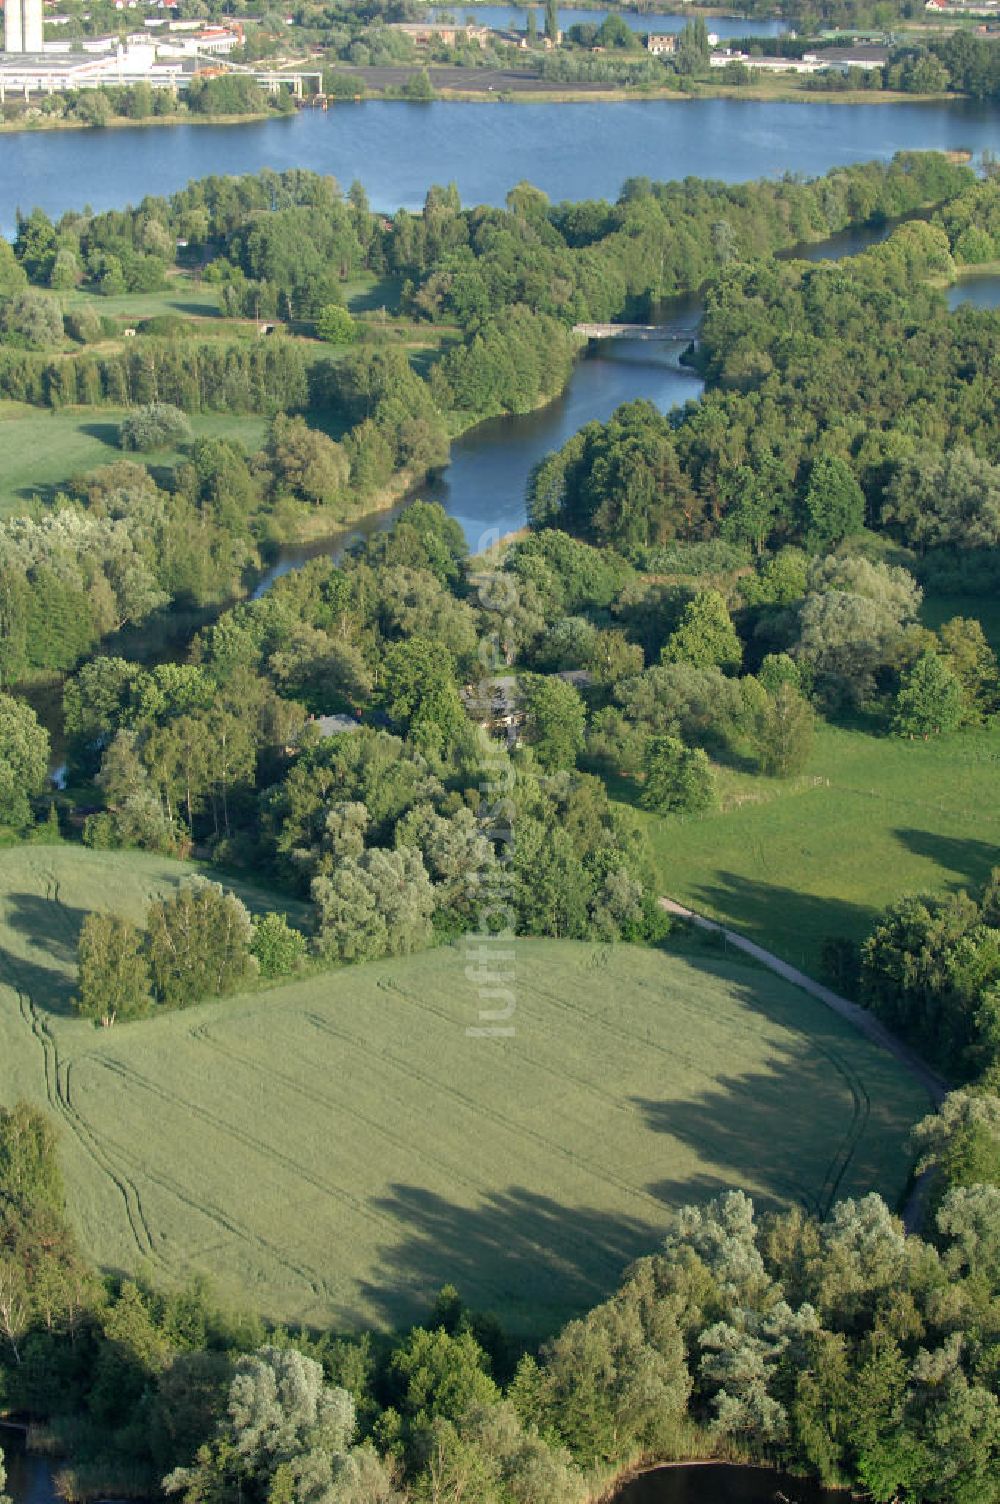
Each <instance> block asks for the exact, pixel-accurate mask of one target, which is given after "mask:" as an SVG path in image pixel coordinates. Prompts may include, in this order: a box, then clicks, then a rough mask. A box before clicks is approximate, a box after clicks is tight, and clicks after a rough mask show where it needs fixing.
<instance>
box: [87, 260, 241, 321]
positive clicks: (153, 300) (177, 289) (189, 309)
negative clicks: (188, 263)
mask: <svg viewBox="0 0 1000 1504" xmlns="http://www.w3.org/2000/svg"><path fill="white" fill-rule="evenodd" d="M61 301H62V304H63V306H64V307H65V308H66V309H73V308H84V307H87V308H92V309H93V310H94V312H95V313H97V314H102V315H103V314H106V315H109V316H110V317H113V318H131V319H136V320H138V319H151V318H155V317H156V316H157V315H158V314H161V313H177V314H180V315H182V316H183V317H184V318H198V319H219V320H220V322H222V320H221V317H220V314H219V289H218V288H217V287H214V286H212V284H211V283H209V282H203V281H200V280H199V279H197V278H195V277H193V276H191V275H189V274H188V273H185V272H182V273H181V274H180V275H178V276H171V277H169V278H168V280H167V285H166V287H164V288H161V289H160V291H158V292H128V293H122V294H121V295H120V296H119V297H114V298H106V297H104V296H102V295H101V294H98V293H91V292H86V291H85V290H83V289H77V290H76V291H74V292H71V293H63V294H61Z"/></svg>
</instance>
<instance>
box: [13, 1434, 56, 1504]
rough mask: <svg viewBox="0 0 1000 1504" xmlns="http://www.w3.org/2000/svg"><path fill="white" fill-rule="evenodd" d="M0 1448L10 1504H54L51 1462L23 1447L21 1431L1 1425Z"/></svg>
mask: <svg viewBox="0 0 1000 1504" xmlns="http://www.w3.org/2000/svg"><path fill="white" fill-rule="evenodd" d="M0 1449H2V1450H3V1454H4V1466H5V1467H6V1469H7V1487H6V1492H7V1494H9V1496H10V1498H11V1500H12V1501H13V1504H56V1500H57V1497H58V1496H57V1494H56V1491H55V1488H54V1487H53V1484H52V1463H51V1460H50V1459H49V1458H47V1457H36V1456H35V1455H34V1454H33V1453H31V1452H26V1451H25V1448H24V1432H23V1431H22V1430H20V1429H17V1428H15V1427H13V1426H7V1425H3V1424H2V1423H0Z"/></svg>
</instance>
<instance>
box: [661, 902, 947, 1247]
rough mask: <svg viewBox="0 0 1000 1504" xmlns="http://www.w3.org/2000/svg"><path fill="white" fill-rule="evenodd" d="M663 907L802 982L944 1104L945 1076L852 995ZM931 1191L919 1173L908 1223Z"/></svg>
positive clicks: (916, 1218)
mask: <svg viewBox="0 0 1000 1504" xmlns="http://www.w3.org/2000/svg"><path fill="white" fill-rule="evenodd" d="M660 907H661V908H662V909H664V910H665V911H666V912H667V913H668V914H671V915H673V916H675V917H677V918H679V919H684V920H686V921H687V922H688V923H689V924H693V925H694V926H695V927H696V928H697V929H700V930H704V931H706V932H708V933H710V934H717V935H721V936H722V937H723V939H724V940H725V941H726V943H727V944H728V945H732V946H733V947H734V948H735V949H736V950H740V951H742V952H743V953H744V955H748V956H750V957H752V959H753V960H755V961H758V962H759V963H760V964H761V965H762V966H766V967H767V969H768V971H772V972H774V974H775V976H779V977H781V978H782V979H783V980H784V981H786V982H791V983H792V985H793V986H794V987H798V988H800V989H801V990H802V991H803V992H806V993H808V994H809V996H810V997H814V998H816V999H817V1000H818V1001H819V1002H821V1003H823V1004H824V1005H825V1006H826V1007H827V1008H829V1009H830V1010H831V1012H833V1013H836V1014H838V1015H839V1017H840V1018H842V1019H844V1020H845V1021H846V1022H847V1023H849V1024H851V1025H852V1026H853V1027H854V1028H855V1029H857V1031H858V1033H859V1034H863V1035H864V1036H865V1038H866V1039H868V1040H870V1041H871V1043H872V1044H875V1045H878V1046H879V1048H881V1049H883V1050H886V1051H887V1052H888V1053H889V1054H890V1055H891V1056H892V1057H893V1059H894V1060H896V1061H897V1063H898V1064H899V1065H901V1066H902V1067H903V1069H904V1070H905V1071H906V1072H907V1074H908V1075H909V1076H910V1077H912V1079H913V1080H914V1081H916V1083H917V1085H918V1086H920V1087H921V1088H922V1089H923V1090H924V1091H925V1092H926V1093H927V1095H928V1097H929V1098H930V1100H931V1102H932V1104H933V1105H934V1106H935V1107H939V1106H940V1104H941V1102H942V1100H943V1099H944V1097H945V1095H946V1094H947V1091H948V1087H947V1085H946V1083H945V1081H944V1080H943V1079H942V1078H941V1077H940V1076H939V1075H938V1074H937V1072H936V1071H934V1070H932V1069H931V1067H930V1066H929V1065H927V1064H926V1063H925V1062H924V1061H923V1060H921V1059H920V1057H919V1056H918V1055H915V1054H914V1053H913V1051H912V1050H910V1049H909V1048H908V1047H907V1046H906V1045H905V1044H903V1042H902V1041H901V1040H899V1039H897V1038H896V1036H895V1035H894V1034H892V1033H891V1032H890V1031H889V1030H888V1029H887V1028H886V1027H885V1025H884V1024H882V1023H880V1022H879V1020H878V1019H877V1018H875V1017H873V1015H872V1014H871V1013H869V1012H868V1011H867V1010H866V1009H864V1008H862V1007H860V1005H859V1004H858V1003H852V1002H851V1001H850V999H849V998H846V997H841V995H840V994H839V993H838V992H834V991H833V990H832V988H830V987H824V985H823V984H822V982H817V981H815V980H814V978H812V977H810V976H808V975H807V974H806V973H805V972H804V971H800V970H799V969H798V967H796V966H792V965H791V964H790V963H789V962H788V961H785V960H783V959H782V958H781V956H778V955H775V953H774V951H770V950H766V949H765V948H764V946H763V945H758V944H757V942H756V941H755V940H750V939H748V938H747V936H746V935H741V934H740V933H739V932H738V931H737V930H732V929H729V928H728V927H727V926H726V925H724V924H720V923H719V921H718V920H716V919H708V918H706V916H705V915H704V914H698V913H696V912H695V910H694V909H689V908H687V907H686V906H685V905H684V904H680V903H677V902H676V900H675V899H672V898H661V899H660ZM869 1110H870V1103H869ZM856 1147H857V1142H855V1143H854V1145H853V1146H852V1148H851V1152H850V1155H849V1156H848V1158H847V1159H846V1160H845V1162H844V1163H843V1164H842V1166H841V1168H840V1171H839V1173H838V1174H837V1175H836V1176H835V1178H834V1179H833V1183H832V1188H831V1191H830V1196H829V1198H828V1203H827V1205H828V1209H829V1206H830V1205H832V1203H833V1200H834V1197H835V1196H836V1194H837V1189H838V1187H839V1186H840V1184H841V1181H842V1180H843V1178H844V1175H845V1173H846V1171H847V1168H848V1165H849V1164H850V1159H851V1158H852V1157H853V1154H854V1150H855V1148H856ZM926 1190H927V1177H926V1174H925V1175H920V1176H917V1178H916V1180H915V1182H914V1184H913V1186H912V1187H911V1189H910V1192H909V1194H908V1196H907V1198H906V1201H905V1203H904V1205H903V1208H902V1213H901V1215H902V1218H903V1222H904V1223H905V1225H906V1228H907V1230H908V1231H910V1232H913V1231H915V1230H916V1229H917V1227H918V1225H919V1223H920V1220H921V1215H922V1209H923V1205H924V1201H925V1199H926Z"/></svg>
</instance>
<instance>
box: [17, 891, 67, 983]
mask: <svg viewBox="0 0 1000 1504" xmlns="http://www.w3.org/2000/svg"><path fill="white" fill-rule="evenodd" d="M87 913H88V911H87V910H86V909H77V908H72V907H70V906H68V905H67V904H64V903H60V902H59V900H58V899H57V898H45V897H43V895H42V894H41V893H7V894H6V895H5V896H4V905H3V918H4V922H5V923H6V924H7V925H8V927H9V928H10V929H12V930H15V931H16V932H17V933H18V934H19V935H24V936H26V938H27V939H28V940H29V941H30V943H31V946H32V949H34V950H37V951H41V952H42V953H44V954H48V955H50V956H51V957H52V959H53V960H54V961H58V962H59V963H60V964H61V965H63V966H72V967H75V966H76V954H77V945H78V944H79V940H80V931H81V929H82V928H83V921H84V919H86V917H87Z"/></svg>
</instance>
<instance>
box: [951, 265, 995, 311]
mask: <svg viewBox="0 0 1000 1504" xmlns="http://www.w3.org/2000/svg"><path fill="white" fill-rule="evenodd" d="M961 303H971V304H972V306H973V308H1000V273H997V272H993V273H990V272H981V273H977V274H976V275H975V276H970V277H963V278H962V280H961V281H960V282H956V283H955V285H954V287H949V289H948V307H949V308H957V307H958V306H959V304H961Z"/></svg>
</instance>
